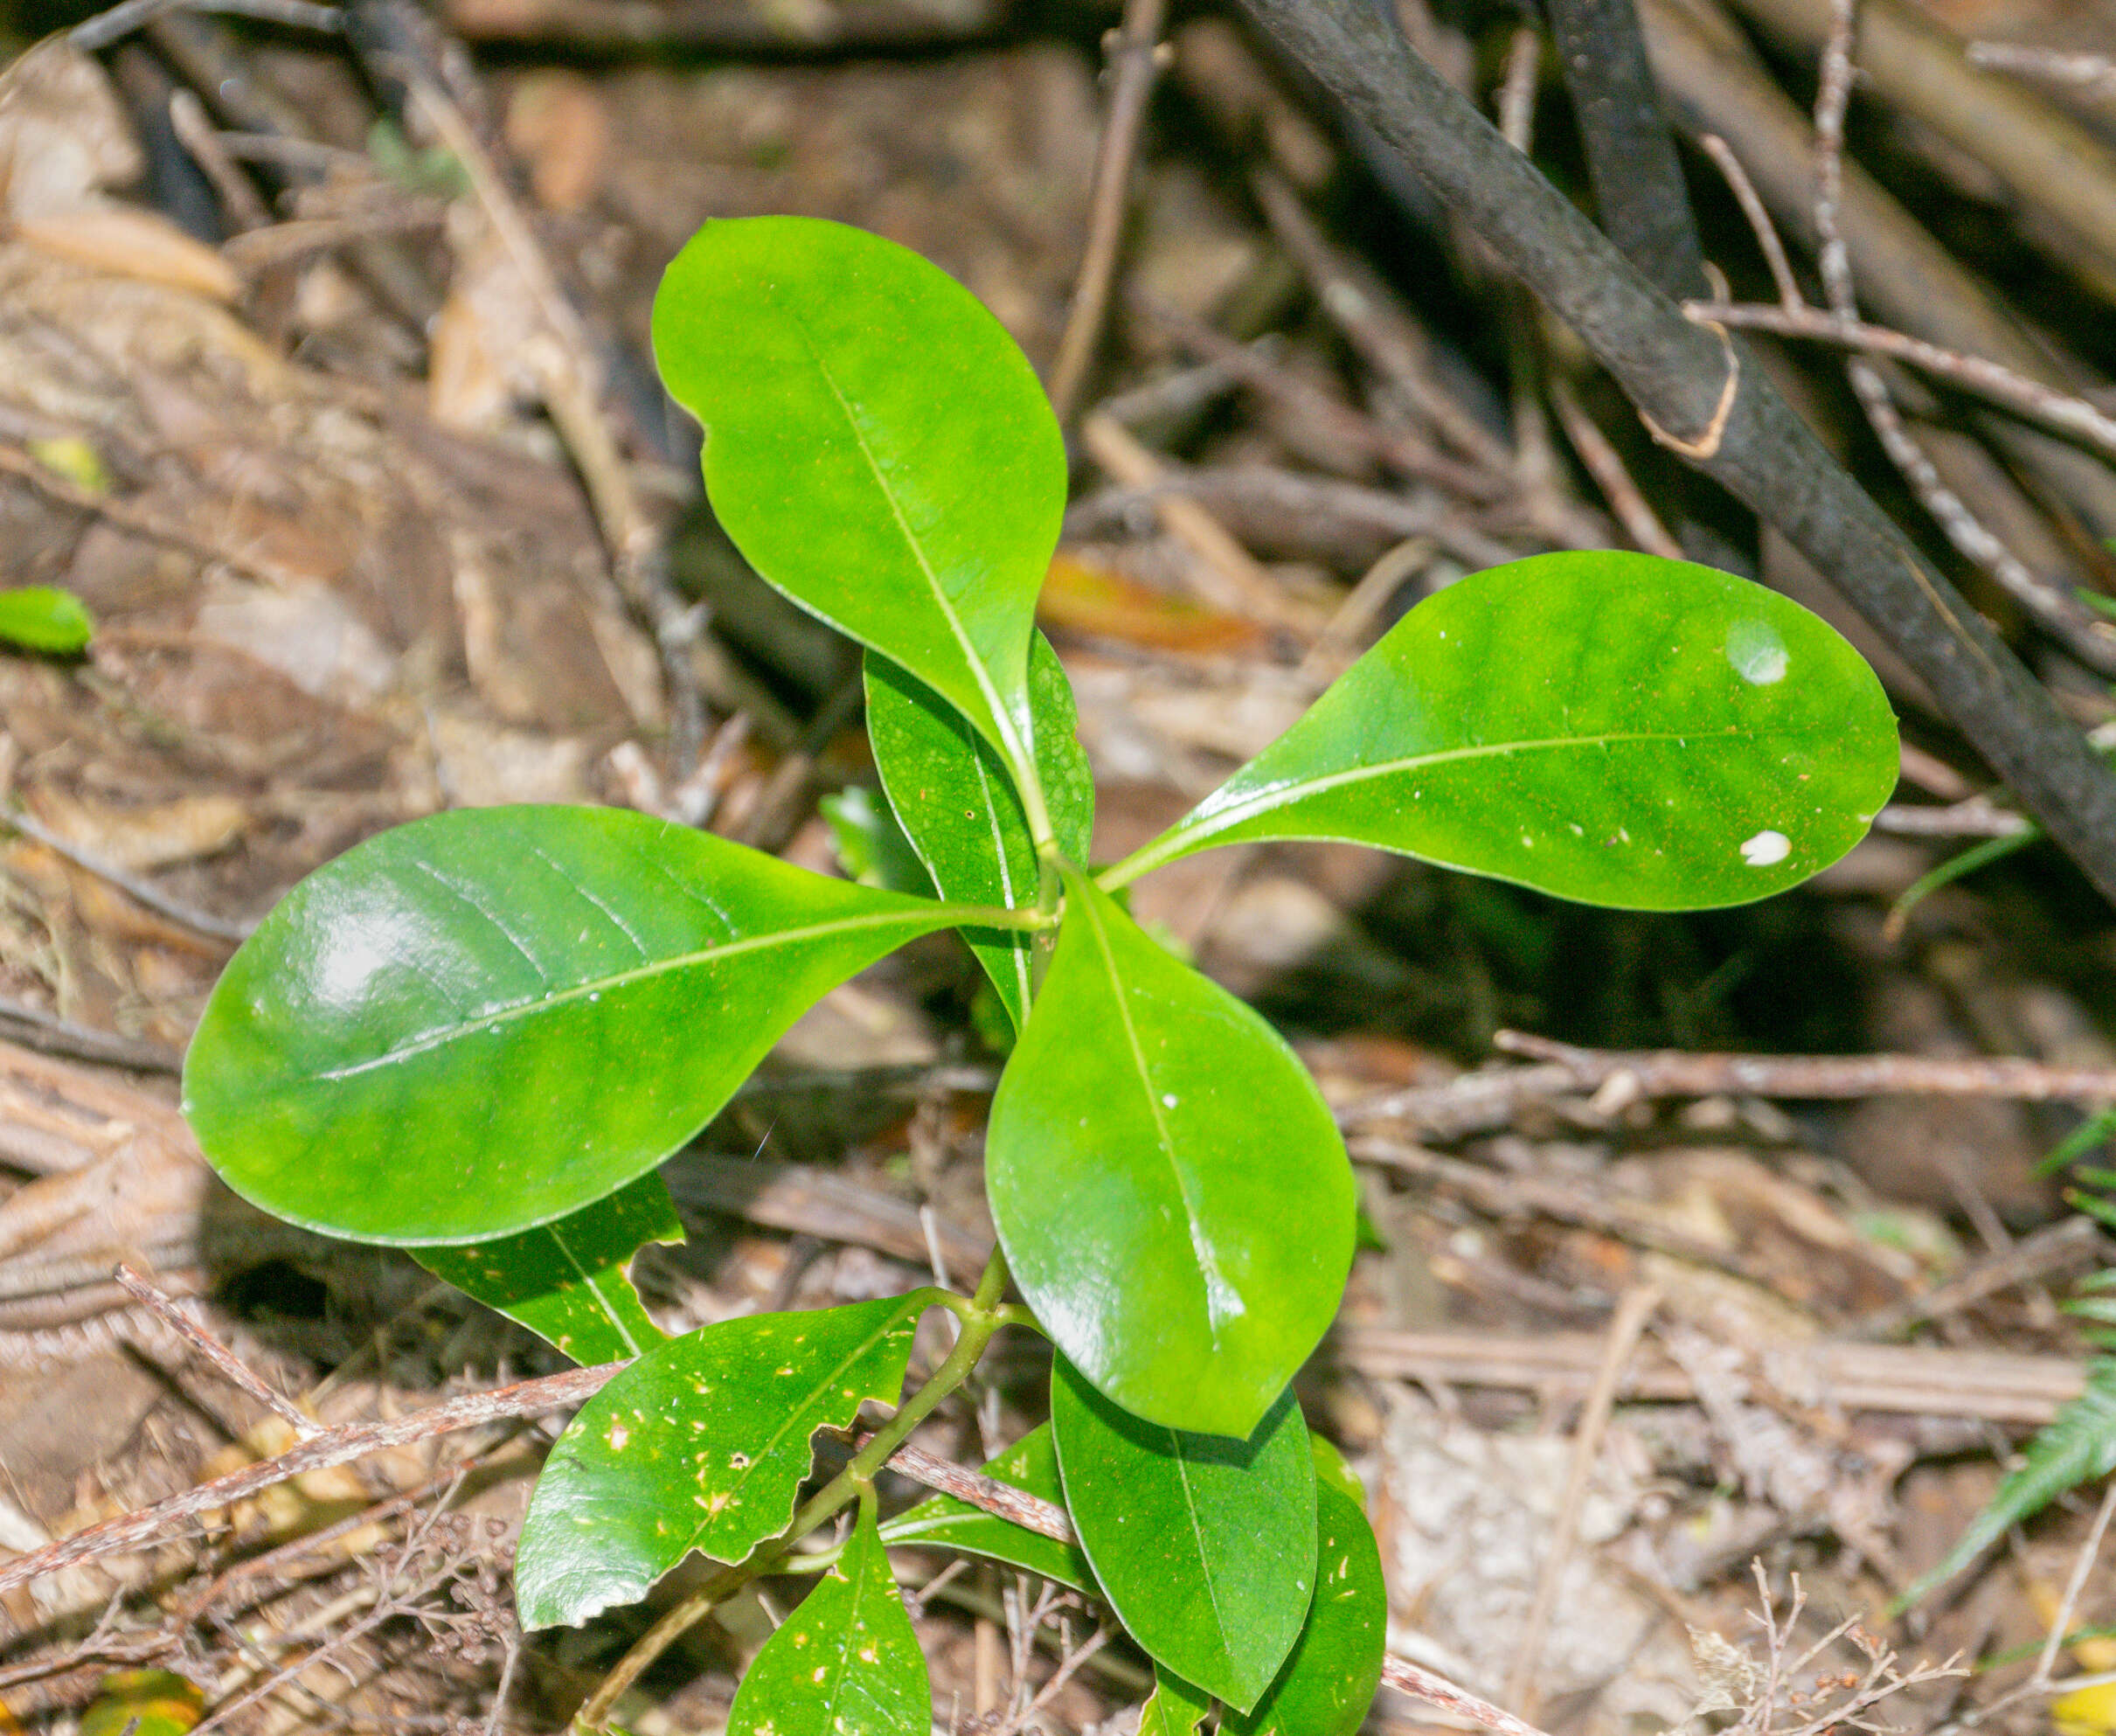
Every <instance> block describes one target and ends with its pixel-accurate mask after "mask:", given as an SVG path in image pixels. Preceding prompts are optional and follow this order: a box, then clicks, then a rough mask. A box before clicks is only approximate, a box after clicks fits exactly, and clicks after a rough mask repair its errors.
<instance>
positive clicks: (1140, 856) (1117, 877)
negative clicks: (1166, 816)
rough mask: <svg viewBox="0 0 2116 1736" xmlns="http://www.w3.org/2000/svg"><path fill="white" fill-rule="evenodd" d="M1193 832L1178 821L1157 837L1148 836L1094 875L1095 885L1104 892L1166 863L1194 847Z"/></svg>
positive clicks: (1122, 885)
mask: <svg viewBox="0 0 2116 1736" xmlns="http://www.w3.org/2000/svg"><path fill="white" fill-rule="evenodd" d="M1196 842H1197V840H1196V837H1195V834H1192V833H1190V832H1186V831H1185V830H1183V827H1182V826H1180V825H1176V826H1171V827H1169V830H1167V831H1165V832H1163V833H1162V835H1161V836H1160V837H1157V838H1150V839H1148V841H1147V842H1146V843H1145V844H1141V845H1140V846H1139V848H1138V849H1136V850H1134V851H1133V852H1132V853H1131V854H1130V855H1129V856H1127V857H1126V858H1124V860H1123V861H1121V862H1113V863H1111V864H1110V865H1109V866H1108V867H1107V868H1105V869H1104V870H1103V871H1101V872H1100V873H1099V874H1097V875H1096V876H1095V885H1098V886H1100V887H1101V888H1102V890H1103V891H1104V892H1117V891H1119V890H1120V889H1121V888H1123V887H1125V886H1128V885H1131V883H1132V882H1133V881H1134V880H1135V879H1137V878H1139V877H1140V876H1141V874H1150V873H1151V872H1153V871H1154V870H1155V869H1156V868H1161V867H1164V866H1166V865H1168V864H1169V863H1171V862H1173V861H1175V860H1176V858H1178V857H1180V856H1183V855H1184V854H1186V853H1187V852H1188V851H1190V850H1191V849H1193V848H1195V847H1196Z"/></svg>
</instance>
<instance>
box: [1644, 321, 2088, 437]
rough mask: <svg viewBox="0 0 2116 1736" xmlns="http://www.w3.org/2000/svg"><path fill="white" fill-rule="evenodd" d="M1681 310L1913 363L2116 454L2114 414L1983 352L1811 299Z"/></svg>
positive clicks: (1735, 324)
mask: <svg viewBox="0 0 2116 1736" xmlns="http://www.w3.org/2000/svg"><path fill="white" fill-rule="evenodd" d="M1682 310H1683V312H1685V313H1687V314H1688V315H1689V316H1690V317H1691V318H1693V319H1701V320H1717V322H1718V323H1720V324H1722V325H1727V326H1739V327H1743V328H1745V329H1746V330H1752V331H1768V332H1772V333H1774V334H1775V335H1777V336H1778V337H1808V338H1813V339H1814V340H1816V341H1817V342H1819V343H1823V344H1836V345H1838V346H1839V347H1841V348H1842V349H1847V350H1856V351H1862V352H1863V353H1864V354H1867V355H1870V356H1885V357H1887V358H1889V359H1890V360H1891V361H1897V362H1904V363H1907V364H1908V365H1910V366H1911V367H1914V368H1917V369H1918V370H1919V371H1920V372H1924V373H1929V374H1931V375H1932V377H1933V378H1936V379H1944V380H1946V381H1949V382H1950V383H1952V384H1953V385H1959V386H1960V387H1961V388H1962V389H1963V390H1964V391H1966V392H1974V393H1975V394H1976V395H1977V396H1978V397H1980V398H1982V399H1985V400H1987V401H1988V402H1989V403H1992V404H1995V405H1997V406H2000V408H2002V409H2006V410H2011V411H2014V412H2015V413H2018V414H2020V415H2022V416H2025V417H2028V418H2029V419H2030V420H2034V421H2038V422H2041V423H2042V424H2043V426H2044V427H2050V428H2055V429H2056V430H2057V432H2058V433H2060V434H2071V435H2074V436H2076V437H2077V438H2078V439H2079V440H2081V441H2085V443H2086V444H2088V445H2090V446H2092V447H2095V448H2098V449H2099V450H2100V451H2102V452H2105V453H2108V454H2111V455H2116V416H2110V415H2107V414H2106V413H2103V412H2102V411H2100V410H2099V409H2097V408H2096V407H2095V406H2093V405H2092V403H2090V402H2088V401H2087V399H2084V398H2081V397H2078V396H2077V395H2076V394H2074V393H2071V392H2060V391H2058V390H2057V388H2056V387H2055V386H2050V385H2043V383H2042V382H2041V381H2040V380H2035V379H2030V378H2029V377H2028V376H2027V375H2025V374H2022V373H2016V372H2015V371H2014V370H2013V369H2011V368H2008V367H2005V366H2003V365H2001V364H1999V363H1997V362H1993V361H1988V360H1986V359H1985V358H1983V357H1981V356H1965V355H1962V354H1960V353H1959V352H1958V351H1953V350H1947V349H1943V348H1942V347H1941V346H1940V345H1939V344H1928V343H1926V342H1925V340H1924V339H1922V338H1918V337H1908V336H1906V335H1905V334H1904V333H1903V332H1900V331H1897V330H1894V329H1893V328H1891V327H1889V326H1885V325H1873V324H1870V323H1868V322H1867V321H1865V320H1863V319H1860V318H1858V317H1856V316H1848V315H1843V314H1836V313H1831V312H1829V311H1828V310H1827V309H1822V308H1816V307H1810V306H1808V305H1807V303H1806V302H1800V303H1797V304H1794V305H1792V306H1786V305H1785V304H1783V303H1781V304H1780V305H1779V306H1776V307H1772V306H1768V305H1766V304H1765V303H1762V302H1724V301H1721V302H1684V303H1683V304H1682Z"/></svg>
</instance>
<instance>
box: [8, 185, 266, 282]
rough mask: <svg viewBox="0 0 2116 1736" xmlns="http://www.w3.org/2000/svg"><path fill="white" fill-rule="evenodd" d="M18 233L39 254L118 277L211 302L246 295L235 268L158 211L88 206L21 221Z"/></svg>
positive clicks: (101, 204)
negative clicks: (135, 279)
mask: <svg viewBox="0 0 2116 1736" xmlns="http://www.w3.org/2000/svg"><path fill="white" fill-rule="evenodd" d="M14 234H15V239H16V240H18V241H22V242H24V243H26V244H27V245H28V246H30V247H35V248H36V249H37V250H38V252H39V253H49V254H51V255H52V257H53V258H54V259H62V260H70V261H72V262H73V264H75V265H85V266H87V267H90V268H91V269H93V270H95V271H101V272H108V273H109V274H111V275H112V276H114V277H136V278H138V279H140V280H141V281H143V282H148V283H160V284H163V285H166V286H167V287H168V288H171V289H184V290H188V291H190V292H191V294H192V295H203V296H205V298H206V299H207V300H208V301H212V302H232V301H233V300H234V299H235V298H236V297H237V296H238V295H241V294H242V279H241V278H240V277H239V276H238V275H237V274H236V271H235V267H233V266H232V265H230V264H229V263H228V262H227V260H225V259H223V258H222V257H221V256H220V254H219V253H218V252H216V251H215V250H214V249H213V248H212V247H207V246H206V245H205V243H204V242H203V241H194V240H192V239H191V237H190V236H189V235H186V234H185V233H184V232H183V231H182V230H181V229H179V228H177V226H176V225H175V224H173V223H171V222H170V220H169V219H167V218H165V217H163V216H161V215H159V214H158V213H157V212H151V211H139V210H135V208H134V207H132V206H131V205H116V204H113V203H108V202H102V201H98V202H95V203H93V204H87V203H84V204H81V205H74V206H73V207H72V208H71V209H69V210H64V211H51V212H44V213H42V214H40V215H38V216H36V217H20V218H17V219H15V222H14Z"/></svg>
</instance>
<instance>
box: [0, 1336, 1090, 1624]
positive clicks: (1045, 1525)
mask: <svg viewBox="0 0 2116 1736" xmlns="http://www.w3.org/2000/svg"><path fill="white" fill-rule="evenodd" d="M626 1365H627V1364H623V1363H617V1362H611V1363H602V1364H598V1365H596V1366H595V1367H593V1368H574V1369H568V1370H566V1371H565V1372H564V1373H562V1374H549V1375H545V1376H543V1377H542V1378H538V1379H535V1380H523V1381H517V1382H516V1383H515V1384H514V1385H511V1386H501V1387H496V1388H494V1389H492V1390H491V1391H489V1392H472V1393H467V1394H465V1395H464V1396H462V1397H461V1398H457V1399H446V1400H444V1401H443V1402H441V1403H440V1404H437V1405H428V1406H426V1407H425V1408H424V1409H423V1410H418V1411H413V1412H412V1413H410V1414H409V1415H406V1416H401V1417H396V1418H392V1419H391V1420H387V1421H383V1422H358V1423H350V1424H348V1425H346V1426H345V1427H342V1428H334V1429H330V1430H328V1431H326V1432H325V1433H323V1434H316V1435H313V1436H311V1437H310V1438H309V1440H307V1441H302V1443H301V1444H300V1445H299V1446H297V1447H294V1448H288V1450H287V1451H286V1452H284V1453H281V1454H280V1455H278V1456H277V1457H276V1458H272V1459H267V1460H265V1461H263V1462H261V1463H259V1464H254V1465H246V1466H245V1467H243V1469H240V1470H239V1471H231V1472H229V1473H228V1474H227V1475H226V1476H220V1477H216V1478H214V1479H213V1480H212V1482H210V1483H200V1484H199V1485H198V1487H197V1488H195V1489H185V1490H184V1492H183V1493H182V1494H180V1495H173V1496H170V1498H169V1499H168V1500H166V1501H159V1502H156V1503H155V1504H154V1505H153V1506H151V1507H145V1508H142V1509H141V1510H138V1511H137V1512H133V1513H126V1514H122V1515H121V1516H120V1517H117V1518H114V1519H106V1520H104V1521H103V1522H102V1523H101V1524H94V1525H89V1526H87V1527H85V1528H84V1529H82V1530H80V1531H75V1532H73V1534H72V1535H71V1536H68V1537H63V1538H58V1539H56V1540H55V1541H53V1542H52V1543H49V1544H46V1545H44V1546H43V1547H42V1548H40V1549H33V1550H31V1551H30V1552H28V1553H26V1554H24V1555H18V1556H17V1557H16V1558H15V1559H13V1560H11V1561H5V1562H0V1592H3V1591H8V1590H10V1589H12V1588H13V1587H16V1586H20V1585H27V1584H28V1583H29V1582H30V1581H31V1580H37V1579H41V1578H43V1577H44V1575H45V1574H46V1573H57V1572H58V1571H59V1569H61V1568H63V1567H71V1566H75V1565H76V1564H78V1563H80V1562H82V1561H93V1560H94V1559H98V1558H99V1557H101V1556H106V1555H119V1554H126V1553H129V1552H134V1551H136V1550H140V1549H142V1548H145V1547H148V1546H149V1545H155V1544H158V1543H161V1542H163V1541H166V1540H167V1539H168V1538H170V1535H171V1534H172V1533H173V1532H175V1531H176V1530H177V1528H178V1527H179V1526H181V1525H183V1524H185V1523H186V1522H187V1521H189V1520H192V1519H195V1518H198V1517H199V1516H200V1515H202V1514H205V1513H212V1512H216V1511H219V1510H222V1509H225V1508H228V1507H232V1506H233V1505H235V1504H236V1503H238V1502H241V1501H246V1500H248V1499H249V1498H250V1497H251V1496H253V1495H256V1494H258V1493H260V1491H262V1490H264V1489H271V1488H273V1487H274V1486H276V1485H277V1484H279V1483H287V1482H289V1481H291V1480H292V1479H293V1478H295V1477H297V1476H302V1475H304V1474H305V1473H307V1472H309V1471H316V1470H323V1469H328V1468H329V1467H330V1466H333V1465H343V1464H349V1463H350V1462H352V1461H354V1460H356V1459H362V1458H365V1457H366V1456H367V1455H370V1454H371V1453H379V1452H385V1451H387V1450H389V1449H391V1448H398V1447H408V1446H411V1445H413V1443H415V1442H417V1441H430V1440H432V1439H434V1437H435V1436H437V1435H441V1434H455V1433H459V1432H460V1431H461V1430H464V1429H468V1428H477V1427H482V1426H484V1425H485V1424H487V1423H493V1422H501V1421H505V1420H510V1419H513V1418H517V1417H531V1416H543V1415H547V1414H548V1413H551V1412H552V1411H562V1410H572V1409H575V1408H578V1407H579V1406H581V1405H583V1404H585V1403H586V1402H587V1400H588V1399H592V1398H593V1397H594V1395H595V1394H596V1393H597V1392H600V1391H601V1390H602V1388H603V1387H604V1386H606V1385H608V1383H609V1382H610V1381H611V1380H612V1379H613V1378H615V1377H616V1376H617V1375H618V1374H619V1373H620V1372H621V1371H622V1370H623V1369H624V1368H625V1367H626ZM907 1455H908V1456H907ZM890 1465H891V1469H897V1470H900V1471H902V1472H903V1473H904V1475H905V1476H908V1477H910V1478H911V1479H912V1481H913V1482H917V1483H926V1484H927V1486H929V1487H933V1488H938V1489H941V1490H942V1491H943V1492H944V1493H946V1494H949V1495H953V1496H955V1497H956V1498H957V1499H958V1500H962V1501H967V1502H968V1503H970V1504H971V1505H972V1506H975V1507H981V1508H983V1509H984V1510H986V1511H988V1512H992V1513H996V1514H997V1515H998V1517H1001V1518H1002V1519H1008V1520H1010V1521H1012V1522H1013V1523H1014V1524H1020V1525H1024V1526H1026V1527H1027V1528H1028V1529H1029V1530H1030V1531H1037V1532H1038V1533H1039V1534H1040V1535H1043V1536H1045V1537H1054V1538H1058V1540H1059V1541H1061V1542H1071V1541H1072V1540H1073V1539H1072V1530H1071V1527H1070V1525H1069V1524H1065V1516H1064V1515H1063V1514H1062V1513H1058V1510H1056V1509H1055V1508H1052V1507H1051V1503H1049V1502H1045V1501H1041V1500H1038V1499H1037V1497H1035V1496H1028V1495H1024V1494H1023V1491H1021V1490H1020V1489H1009V1488H1008V1487H1007V1486H1006V1485H1005V1484H1004V1483H997V1482H996V1481H995V1480H994V1479H992V1478H989V1477H987V1476H982V1475H981V1474H980V1473H978V1472H975V1471H970V1470H966V1469H963V1468H961V1467H960V1466H953V1465H947V1464H946V1462H944V1461H940V1460H937V1459H934V1458H933V1457H932V1456H931V1455H928V1454H926V1453H923V1452H920V1451H919V1450H918V1449H917V1448H898V1451H897V1453H896V1455H894V1456H892V1457H891V1460H890ZM1054 1513H1056V1514H1057V1517H1056V1518H1055V1519H1054V1518H1053V1517H1052V1514H1054ZM1060 1524H1065V1530H1064V1531H1063V1532H1060V1531H1057V1530H1055V1529H1053V1527H1055V1526H1057V1525H1060Z"/></svg>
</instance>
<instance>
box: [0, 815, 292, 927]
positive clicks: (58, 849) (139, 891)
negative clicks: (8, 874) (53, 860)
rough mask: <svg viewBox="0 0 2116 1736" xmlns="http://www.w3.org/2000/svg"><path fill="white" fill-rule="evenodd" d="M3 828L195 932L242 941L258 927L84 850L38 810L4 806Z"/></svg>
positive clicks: (1, 816)
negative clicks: (178, 895) (47, 822)
mask: <svg viewBox="0 0 2116 1736" xmlns="http://www.w3.org/2000/svg"><path fill="white" fill-rule="evenodd" d="M0 830H10V831H16V832H19V833H20V834H21V835H22V836H23V837H25V838H28V839H29V840H31V842H32V843H34V844H42V845H43V846H44V847H45V849H46V850H48V851H51V852H52V855H54V856H57V857H60V858H64V859H65V860H66V861H68V862H71V863H72V864H73V865H74V866H75V867H76V868H78V869H80V871H82V872H83V873H84V874H93V875H94V876H95V878H97V879H99V880H103V881H107V882H108V883H109V884H110V885H114V886H115V887H116V888H117V889H118V890H119V891H120V892H123V893H124V894H125V896H126V897H127V898H128V899H131V900H132V901H133V902H134V903H135V904H137V905H140V906H143V907H144V908H146V909H148V910H151V911H153V912H154V913H155V914H156V915H157V916H165V917H167V918H168V919H169V920H170V921H171V922H174V923H176V924H177V925H178V926H179V927H184V928H189V929H191V931H192V932H193V933H194V934H205V935H207V936H208V937H210V938H211V939H213V940H216V941H232V942H235V943H236V944H240V943H241V942H242V941H246V940H248V939H249V938H250V935H251V934H252V933H253V931H254V930H255V928H256V927H257V924H256V923H254V922H250V921H243V920H233V919H231V918H228V917H225V916H216V915H214V914H213V913H212V912H211V911H206V910H198V909H195V908H193V907H192V906H190V905H188V904H185V903H184V901H183V900H182V899H173V898H171V897H170V895H169V894H168V893H167V892H163V891H162V890H161V889H160V888H159V887H156V886H155V885H151V884H150V883H149V882H148V881H146V880H142V878H140V877H139V876H138V875H136V874H128V873H127V872H126V871H125V870H124V869H122V868H120V867H119V866H117V865H116V864H114V863H111V862H106V861H104V860H103V859H102V858H101V857H100V856H98V855H96V854H95V853H94V851H87V850H83V849H82V848H81V847H80V845H79V844H74V843H72V842H70V841H69V840H68V839H66V838H65V837H61V836H60V835H59V833H58V832H55V831H53V830H52V828H51V827H49V826H47V825H45V823H44V822H43V821H41V820H39V819H38V817H37V816H35V815H34V814H31V813H26V812H24V810H23V809H19V808H6V807H0Z"/></svg>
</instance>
